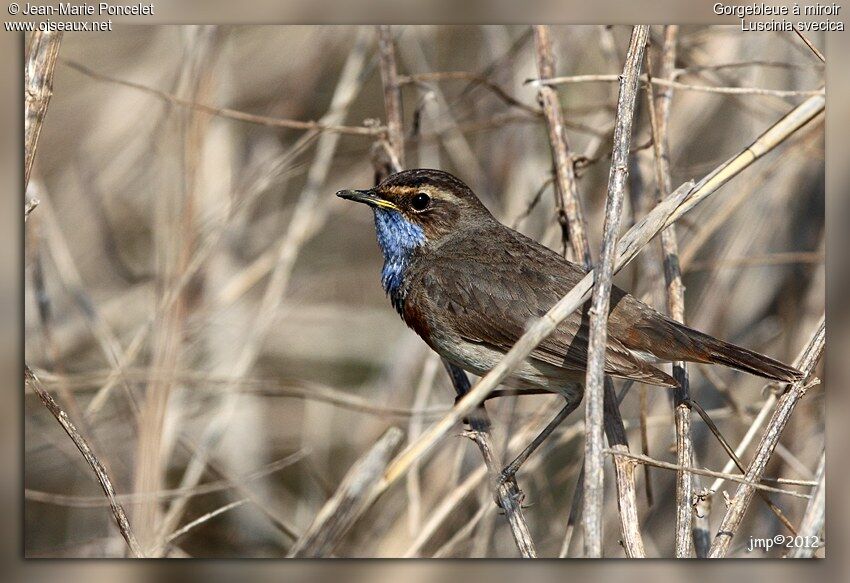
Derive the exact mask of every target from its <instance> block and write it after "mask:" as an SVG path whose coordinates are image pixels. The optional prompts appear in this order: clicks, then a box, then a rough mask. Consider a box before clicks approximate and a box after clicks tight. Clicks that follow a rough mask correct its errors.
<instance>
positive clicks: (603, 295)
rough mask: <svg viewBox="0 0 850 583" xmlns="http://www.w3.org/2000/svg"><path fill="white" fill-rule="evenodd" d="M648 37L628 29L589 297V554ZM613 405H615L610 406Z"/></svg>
mask: <svg viewBox="0 0 850 583" xmlns="http://www.w3.org/2000/svg"><path fill="white" fill-rule="evenodd" d="M648 35H649V26H646V25H638V26H635V27H634V28H633V29H632V36H631V41H630V43H629V50H628V53H627V55H626V63H625V65H624V66H623V74H622V75H621V77H620V95H619V98H618V103H617V118H616V120H617V121H616V128H615V130H614V151H613V155H612V157H611V171H610V173H609V176H608V196H607V201H606V204H605V224H604V226H603V238H602V251H601V253H600V257H599V264H598V265H597V266H596V268H595V269H594V274H595V275H594V279H593V297H592V300H591V307H590V310H589V313H590V324H589V332H590V336H589V340H588V348H587V350H588V353H587V377H586V381H585V391H584V392H585V397H584V398H585V426H586V434H585V435H586V437H585V448H584V455H585V461H584V512H583V521H582V526H583V528H584V554H585V556H587V557H590V558H594V557H601V556H602V502H603V499H602V497H603V476H604V474H603V463H604V458H603V454H602V450H603V447H604V444H603V426H604V417H605V415H604V401H605V398H604V392H605V390H604V386H603V385H604V377H605V347H606V344H607V338H608V308H609V306H610V301H611V288H612V286H613V283H612V278H613V276H614V262H615V252H616V248H617V235H618V233H619V230H620V218H621V212H622V208H623V198H624V195H625V187H626V178H627V177H628V157H629V146H630V144H631V138H632V121H633V119H634V111H635V102H636V98H637V91H638V76H639V75H640V69H641V66H642V64H643V55H644V51H645V49H646V41H647V38H648ZM614 408H616V404H614ZM618 479H622V480H624V482H625V483H626V484H628V485H629V486H626V488H624V489H621V490H620V492H621V497H622V498H623V499H625V500H626V503H625V504H623V503H622V502H621V508H620V512H621V514H626V513H628V514H629V520H627V521H624V522H623V533H622V534H623V542H624V545H625V546H626V552H627V554H628V555H629V556H636V557H640V556H643V555H644V549H643V542H642V541H641V539H640V529H639V528H638V526H637V514H636V513H634V512H632V511H633V510H634V504H633V501H634V499H635V492H634V473H633V468H630V469H628V470H627V471H626V472H625V474H624V475H622V476H618Z"/></svg>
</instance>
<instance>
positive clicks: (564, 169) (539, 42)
mask: <svg viewBox="0 0 850 583" xmlns="http://www.w3.org/2000/svg"><path fill="white" fill-rule="evenodd" d="M533 29H534V46H535V54H536V56H537V70H538V74H539V75H540V76H541V77H551V76H552V75H553V74H554V72H555V57H554V54H553V52H552V41H551V40H550V38H549V27H548V26H545V25H536V26H534V27H533ZM538 98H539V100H540V104H541V106H542V107H543V114H544V116H545V118H546V127H547V128H548V130H549V145H550V147H551V148H552V164H553V165H554V167H555V178H556V181H555V185H556V188H555V209H556V211H557V213H558V222H559V223H560V224H561V234H562V239H563V253H564V256H566V255H567V248H568V244H569V246H571V247H572V251H573V257H575V258H576V260H577V261H579V262H581V263H582V264H583V265H585V266H589V265H591V263H592V260H591V257H590V248H589V247H588V246H587V235H586V234H585V233H586V231H587V227H585V223H584V216H583V214H582V211H581V201H580V199H579V196H578V184H577V182H576V176H575V168H574V166H573V157H572V154H571V152H570V145H569V141H568V140H567V131H566V129H565V128H564V118H563V114H562V112H561V104H560V102H559V101H558V92H557V91H556V90H555V89H553V88H552V87H550V86H548V85H540V87H539V88H538Z"/></svg>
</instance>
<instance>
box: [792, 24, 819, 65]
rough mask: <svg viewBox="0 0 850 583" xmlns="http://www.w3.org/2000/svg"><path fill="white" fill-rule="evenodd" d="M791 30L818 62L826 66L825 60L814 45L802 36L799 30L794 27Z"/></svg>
mask: <svg viewBox="0 0 850 583" xmlns="http://www.w3.org/2000/svg"><path fill="white" fill-rule="evenodd" d="M793 28H794V32H796V33H797V36H799V37H800V40H802V41H803V42H804V43H806V46H807V47H809V48H810V49H811V51H812V52H813V53H814V54H815V56H816V57H817V58H818V59H820V62H821V63H823V64H826V58H824V56H823V53H822V52H820V51H819V50H818V48H817V47H816V46H815V45H814V43H813V42H812V41H810V40H809V39H808V38H806V35H804V34H803V33H802V32H801V31H800V29H799V28H797V27H796V26H795V27H793Z"/></svg>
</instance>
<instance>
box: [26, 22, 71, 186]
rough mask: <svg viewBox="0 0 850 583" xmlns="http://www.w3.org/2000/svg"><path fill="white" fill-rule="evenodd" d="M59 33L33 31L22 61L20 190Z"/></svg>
mask: <svg viewBox="0 0 850 583" xmlns="http://www.w3.org/2000/svg"><path fill="white" fill-rule="evenodd" d="M61 42H62V33H61V32H41V31H34V32H33V33H32V36H30V42H29V45H28V47H27V54H26V61H25V64H24V67H25V68H24V190H25V191H26V188H27V185H28V184H29V182H30V175H31V173H32V165H33V162H34V161H35V151H36V147H37V146H38V136H39V135H40V134H41V127H42V126H43V125H44V117H45V115H46V114H47V106H48V105H49V104H50V98H51V97H52V96H53V69H54V67H56V59H57V57H58V56H59V45H60V44H61Z"/></svg>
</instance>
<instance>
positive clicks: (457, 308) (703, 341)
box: [337, 169, 802, 416]
mask: <svg viewBox="0 0 850 583" xmlns="http://www.w3.org/2000/svg"><path fill="white" fill-rule="evenodd" d="M337 196H339V197H341V198H344V199H347V200H352V201H355V202H361V203H364V204H366V205H368V206H370V207H372V210H373V211H374V217H375V230H376V231H377V236H378V243H379V245H380V247H381V251H382V252H383V255H384V266H383V269H382V271H381V283H382V284H383V287H384V290H386V292H387V295H389V298H390V301H391V302H392V305H393V307H394V308H395V309H396V311H397V312H398V313H399V315H400V316H401V317H402V319H403V320H404V321H405V323H406V324H407V325H408V326H409V327H410V328H412V329H413V330H414V331H415V332H416V333H417V334H418V335H419V336H420V337H421V338H422V339H423V340H424V341H425V342H426V343H427V344H428V346H430V347H431V348H432V349H433V350H434V351H435V352H437V353H438V354H439V355H440V356H442V357H443V358H445V359H446V360H448V361H449V362H451V363H452V364H455V365H457V366H459V367H460V368H462V369H464V370H466V371H467V372H470V373H473V374H475V375H484V374H486V373H487V372H488V371H489V370H490V369H491V368H492V367H493V366H495V365H496V363H498V362H499V360H500V359H501V358H502V357H503V355H504V354H505V353H506V352H507V351H508V350H510V348H511V347H512V346H513V345H514V343H515V342H516V341H517V340H518V339H519V337H520V336H522V334H523V332H524V331H525V330H526V326H527V324H528V323H529V321H531V320H534V319H536V318H539V317H540V316H543V315H544V314H545V313H546V312H547V311H548V310H549V308H551V307H552V306H553V305H554V304H555V303H556V302H557V301H558V300H559V299H560V298H561V297H562V296H564V295H566V293H567V292H569V291H570V289H572V287H573V286H575V285H576V284H577V283H578V282H579V281H580V280H581V279H582V278H583V277H584V276H585V275H586V271H585V270H584V269H583V268H582V267H581V266H579V265H576V264H575V263H572V262H570V261H568V260H566V259H564V258H563V257H561V256H560V255H558V254H557V253H555V252H554V251H552V250H550V249H549V248H547V247H544V246H543V245H540V244H539V243H537V242H536V241H534V240H532V239H530V238H528V237H526V236H524V235H522V234H521V233H518V232H517V231H514V230H513V229H510V228H508V227H506V226H505V225H502V224H501V223H499V222H498V221H497V220H496V219H495V218H494V217H493V215H491V214H490V212H489V211H488V210H487V209H486V208H485V207H484V205H483V204H482V203H481V201H480V200H478V197H477V196H475V193H473V192H472V190H471V189H470V188H469V187H468V186H467V185H466V184H464V183H463V182H462V181H461V180H459V179H458V178H455V177H454V176H452V175H451V174H449V173H447V172H442V171H439V170H429V169H416V170H406V171H403V172H399V173H397V174H393V175H390V176H388V177H387V178H386V179H385V180H383V181H382V182H381V183H380V184H379V185H378V186H376V187H375V188H371V189H368V190H342V191H339V192H338V193H337ZM588 308H589V304H585V305H584V306H583V307H582V308H581V309H579V310H576V312H575V313H573V314H572V315H570V316H569V317H568V318H567V319H566V320H564V321H563V322H562V323H561V324H560V325H559V326H558V327H557V328H556V329H555V331H554V332H552V334H550V335H549V337H548V338H546V339H545V340H543V342H541V343H540V345H539V346H537V348H536V349H535V350H534V351H533V352H532V353H531V355H530V357H529V358H528V359H527V360H526V361H525V362H524V363H523V365H522V366H521V367H519V368H518V369H516V370H515V371H514V372H513V374H512V375H511V376H510V377H509V378H508V380H507V381H506V385H508V386H511V387H513V388H516V389H518V390H519V391H520V392H522V391H529V390H530V391H533V392H541V389H543V390H544V391H550V392H554V393H560V394H562V395H563V396H564V397H565V398H566V399H567V402H568V405H567V407H566V408H565V410H566V409H569V410H572V409H574V408H575V407H576V406H577V405H578V403H579V402H580V401H581V397H582V394H583V386H582V383H583V382H584V379H585V371H586V365H587V346H588V334H589V331H588V325H589V315H588ZM658 361H661V362H664V361H667V362H672V361H689V362H699V363H717V364H722V365H725V366H729V367H732V368H735V369H738V370H742V371H746V372H748V373H751V374H754V375H757V376H760V377H764V378H767V379H771V380H775V381H783V382H793V381H796V380H799V379H800V378H801V377H802V373H801V372H800V371H798V370H796V369H794V368H792V367H790V366H787V365H785V364H783V363H781V362H778V361H776V360H773V359H771V358H768V357H767V356H763V355H761V354H758V353H757V352H753V351H752V350H747V349H746V348H741V347H739V346H735V345H734V344H730V343H728V342H723V341H722V340H718V339H717V338H713V337H712V336H709V335H707V334H703V333H702V332H698V331H696V330H693V329H691V328H688V327H687V326H684V325H683V324H680V323H678V322H675V321H674V320H671V319H670V318H668V317H666V316H664V315H663V314H661V313H659V312H657V311H656V310H654V309H653V308H651V307H649V306H648V305H646V304H644V303H643V302H641V301H640V300H638V299H636V298H635V297H633V296H631V295H629V294H628V293H626V292H625V291H623V290H621V289H619V288H617V287H614V288H613V289H612V292H611V307H610V312H609V316H608V343H607V347H606V352H605V373H606V374H608V375H611V376H612V377H619V378H624V379H633V380H635V381H640V382H643V383H647V384H650V385H658V386H662V387H675V386H677V383H676V381H675V380H674V379H673V378H672V377H671V376H670V375H668V374H666V373H665V372H663V371H661V370H659V369H658V368H656V367H655V366H653V364H654V363H655V362H658ZM566 412H567V413H568V411H566ZM563 416H565V415H563Z"/></svg>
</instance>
